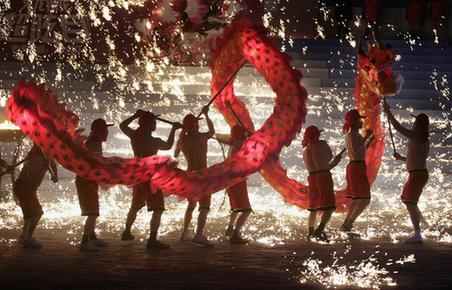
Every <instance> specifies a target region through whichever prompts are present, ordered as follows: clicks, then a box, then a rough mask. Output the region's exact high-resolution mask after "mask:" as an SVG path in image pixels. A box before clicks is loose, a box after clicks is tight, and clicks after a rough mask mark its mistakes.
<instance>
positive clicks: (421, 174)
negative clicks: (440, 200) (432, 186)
mask: <svg viewBox="0 0 452 290" xmlns="http://www.w3.org/2000/svg"><path fill="white" fill-rule="evenodd" d="M427 181H428V171H427V170H426V169H421V170H412V171H410V175H409V176H408V181H407V182H406V183H405V186H404V187H403V192H402V196H401V197H400V198H401V199H402V202H403V203H409V204H417V202H418V201H419V197H420V196H421V194H422V190H423V189H424V186H425V185H426V184H427Z"/></svg>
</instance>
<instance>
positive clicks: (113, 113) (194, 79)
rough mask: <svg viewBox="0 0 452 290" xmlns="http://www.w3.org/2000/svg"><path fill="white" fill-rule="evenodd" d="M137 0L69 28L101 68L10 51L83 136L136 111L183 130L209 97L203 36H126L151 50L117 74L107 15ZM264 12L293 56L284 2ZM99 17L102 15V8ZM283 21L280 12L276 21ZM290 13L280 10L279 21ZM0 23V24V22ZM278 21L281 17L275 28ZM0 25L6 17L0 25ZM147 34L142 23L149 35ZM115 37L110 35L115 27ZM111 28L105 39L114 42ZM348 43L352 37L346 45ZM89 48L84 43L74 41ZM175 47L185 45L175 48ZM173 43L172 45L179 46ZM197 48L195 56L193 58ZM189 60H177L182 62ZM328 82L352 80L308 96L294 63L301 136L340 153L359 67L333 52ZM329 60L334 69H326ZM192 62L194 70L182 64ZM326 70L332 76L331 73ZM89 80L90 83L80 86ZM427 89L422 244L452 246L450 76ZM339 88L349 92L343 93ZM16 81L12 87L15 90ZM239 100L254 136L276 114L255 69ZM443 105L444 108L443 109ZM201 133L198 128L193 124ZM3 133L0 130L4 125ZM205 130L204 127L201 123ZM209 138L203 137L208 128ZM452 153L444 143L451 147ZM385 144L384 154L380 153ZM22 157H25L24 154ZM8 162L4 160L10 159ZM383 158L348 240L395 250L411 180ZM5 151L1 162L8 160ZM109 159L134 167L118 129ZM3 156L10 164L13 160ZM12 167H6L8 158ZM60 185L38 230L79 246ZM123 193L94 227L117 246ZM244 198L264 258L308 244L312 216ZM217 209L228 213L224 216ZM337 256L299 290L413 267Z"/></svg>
mask: <svg viewBox="0 0 452 290" xmlns="http://www.w3.org/2000/svg"><path fill="white" fill-rule="evenodd" d="M143 2H144V1H143V0H141V1H139V0H137V1H126V0H122V1H119V0H117V1H106V0H93V1H89V3H90V5H89V6H88V8H79V9H77V10H76V11H75V12H76V15H75V18H77V19H85V21H89V22H90V23H91V24H92V25H93V26H95V27H97V28H98V29H99V30H100V31H102V33H103V35H105V42H106V46H107V47H108V51H107V56H106V59H105V63H104V64H99V63H96V62H95V57H96V56H95V54H94V51H93V50H92V49H91V47H89V44H88V43H89V42H88V41H81V42H80V46H79V47H77V48H76V49H74V47H73V46H71V45H67V44H66V43H64V41H63V40H62V38H61V37H59V36H58V37H56V39H55V40H54V44H53V45H54V48H55V49H56V53H57V55H56V57H57V60H56V63H55V65H54V66H52V65H49V64H48V63H47V59H46V56H45V55H41V54H40V53H39V47H37V46H36V44H35V43H33V42H29V43H27V44H26V45H25V46H23V47H20V48H19V49H18V50H17V51H16V55H15V56H16V57H17V58H18V59H19V60H21V61H22V63H24V65H23V66H22V67H21V68H20V70H19V71H17V72H14V74H15V75H22V76H24V77H28V78H35V79H38V80H41V81H45V82H47V83H49V84H51V85H52V86H53V87H54V88H55V89H56V90H57V92H58V94H59V95H60V96H61V99H62V100H64V101H66V102H67V104H68V106H69V107H70V108H71V109H72V110H74V111H75V112H76V113H77V114H78V115H80V117H81V125H82V126H85V127H88V124H89V122H90V121H91V120H92V119H94V118H96V117H100V116H102V117H104V118H106V119H107V120H108V121H109V122H114V123H115V124H116V125H118V124H119V123H120V122H121V121H122V120H124V119H125V118H127V117H129V116H130V115H132V114H133V113H134V112H135V110H137V109H149V110H151V109H152V110H154V111H155V112H157V113H162V114H163V117H165V118H166V119H170V120H175V121H180V120H182V118H183V116H184V115H185V114H187V113H188V112H194V113H197V112H199V111H200V109H201V108H202V106H203V104H205V103H206V102H207V101H208V99H209V95H210V79H211V73H210V70H209V69H208V68H207V67H206V64H207V60H208V58H209V55H208V53H207V52H206V51H205V42H204V40H205V37H204V36H201V35H197V34H193V33H182V32H180V31H177V33H176V34H177V36H176V35H174V36H173V37H174V41H178V42H177V44H174V45H172V46H170V47H168V48H167V49H164V48H161V46H160V44H161V43H159V39H158V38H157V37H156V36H155V35H153V36H152V37H151V38H150V39H147V40H146V39H144V37H143V36H141V35H139V34H137V35H135V36H134V38H133V39H134V41H135V42H136V43H135V44H136V45H140V44H142V43H144V42H145V41H149V44H148V45H147V46H146V48H147V49H146V52H145V53H144V55H143V56H142V57H141V58H137V60H135V61H134V62H133V63H132V64H129V65H125V64H123V63H122V62H121V60H120V59H119V58H118V56H117V55H116V49H117V48H116V47H115V42H114V40H113V39H112V36H113V35H114V34H115V33H117V31H115V25H111V24H112V23H111V22H110V21H111V17H112V16H111V13H112V9H113V8H114V7H124V8H127V7H129V6H131V5H135V4H137V5H139V4H142V3H143ZM267 2H270V3H269V4H268V5H267V7H266V8H267V10H266V12H265V13H264V15H263V23H264V25H265V26H266V27H267V29H269V31H270V33H271V35H273V36H276V37H280V38H283V39H284V40H283V41H282V46H283V48H287V50H289V51H290V48H291V47H292V44H293V42H294V40H293V39H292V38H291V36H290V33H289V32H288V27H289V26H290V25H289V24H290V23H288V22H286V21H280V20H279V18H278V17H276V16H275V15H274V14H273V13H274V11H276V10H275V9H276V8H278V10H277V11H279V7H280V6H281V5H283V3H284V1H283V0H279V1H267ZM8 3H9V1H6V2H5V1H2V3H0V14H2V13H4V12H5V11H7V9H8V8H9V6H8ZM101 7H103V8H101ZM234 9H237V8H236V7H234V8H233V9H232V10H231V12H229V13H230V15H229V16H228V19H232V17H233V15H235V14H236V13H237V10H235V11H234ZM321 12H322V13H321V15H320V18H319V19H316V20H315V25H316V27H317V32H318V34H319V37H321V38H326V36H327V35H326V34H327V31H328V29H327V28H326V27H325V26H326V25H331V23H330V22H331V21H333V18H332V17H331V16H330V14H329V11H328V10H327V9H326V7H324V8H322V9H321ZM278 13H279V12H278ZM285 13H286V11H283V14H285ZM0 16H1V15H0ZM283 18H284V17H283ZM0 19H1V20H0V24H1V23H2V22H3V18H0ZM353 21H354V27H356V29H361V28H362V27H363V25H362V24H361V21H362V20H361V18H355V19H354V20H353ZM145 25H146V26H147V27H148V29H149V28H150V23H146V24H145ZM2 27H3V28H0V38H1V37H2V36H3V35H4V33H5V29H6V26H2ZM112 27H113V28H112ZM386 28H387V29H389V30H393V31H395V32H397V35H398V37H399V38H400V39H402V40H403V41H405V42H406V43H407V45H408V46H409V47H410V49H411V50H412V51H415V49H417V48H419V47H422V46H423V44H422V41H420V40H419V39H418V38H417V37H414V36H412V35H410V34H408V33H405V34H401V32H398V31H397V29H395V27H393V26H387V27H386ZM109 29H113V31H110V30H109ZM354 35H356V34H354ZM79 37H80V38H81V39H82V40H87V39H88V38H89V37H90V36H89V35H80V36H79ZM179 40H183V41H179ZM357 42H358V40H357V39H356V37H353V34H352V33H351V32H350V33H349V34H348V35H347V36H346V40H345V41H344V42H343V44H344V46H345V45H351V46H352V47H356V45H357ZM175 43H176V42H175ZM193 44H196V47H197V49H196V51H193V47H194V46H193ZM181 51H182V52H185V53H182V54H181V53H180V52H181ZM310 53H315V51H313V49H312V48H310V47H308V46H304V47H303V48H302V50H301V51H300V53H299V55H298V57H300V56H303V55H309V54H310ZM329 56H330V58H331V60H329V61H328V64H329V67H330V69H329V71H327V74H328V75H335V74H337V75H340V76H344V75H345V74H349V75H351V76H349V77H348V79H347V78H346V79H344V80H343V79H334V78H332V80H333V83H332V85H330V86H322V87H321V88H318V86H317V88H314V86H313V85H311V84H310V83H309V82H310V80H309V79H310V78H312V77H311V73H315V71H314V70H310V68H309V67H308V66H307V65H306V63H304V62H303V60H300V59H298V60H295V61H294V63H293V65H294V66H295V67H296V68H297V69H299V70H301V71H303V72H304V75H305V77H306V79H304V80H303V83H304V84H305V85H306V87H307V89H308V91H309V92H310V97H309V103H308V116H307V125H310V124H316V125H319V126H321V127H323V128H324V129H325V130H324V133H323V136H322V138H324V139H325V140H327V141H328V142H329V144H330V145H331V146H332V148H333V150H334V151H336V152H338V151H340V149H341V148H342V147H343V146H344V140H343V136H342V135H341V134H340V125H339V124H341V123H342V116H343V113H344V112H345V111H346V110H348V109H350V108H351V107H352V106H353V104H352V103H353V100H352V92H353V89H352V88H350V87H346V88H344V87H342V85H343V84H347V85H348V84H350V82H352V81H350V80H349V79H351V78H353V76H354V74H355V62H356V56H355V54H354V53H350V50H349V51H342V50H335V51H331V52H330V53H329ZM333 59H334V60H333ZM185 63H189V64H191V63H195V64H196V66H190V65H183V64H185ZM331 64H334V67H333V66H331ZM86 76H91V77H90V78H87V77H86ZM431 81H432V83H433V85H434V88H435V90H436V91H437V92H439V93H440V95H441V96H442V99H441V100H440V107H441V108H442V112H443V113H442V115H435V114H433V115H432V116H431V124H432V127H433V128H434V129H435V130H440V133H435V132H436V131H434V133H432V144H433V145H432V153H431V158H430V160H429V170H430V180H429V183H428V184H427V186H426V188H425V191H424V194H423V196H422V197H421V200H420V203H419V206H420V208H421V210H422V212H423V214H424V216H425V218H426V220H427V221H428V224H424V225H422V228H423V234H424V237H425V238H426V239H427V240H431V241H434V242H440V243H452V194H451V188H452V180H451V178H450V174H451V173H452V161H451V154H450V152H451V150H450V145H449V147H447V146H446V145H443V144H442V142H443V141H445V140H447V139H450V138H452V133H451V120H452V116H451V115H450V112H451V109H450V104H451V94H450V88H449V84H448V82H447V76H446V74H445V73H442V72H440V71H438V70H433V71H432V75H431ZM341 82H345V83H341ZM14 83H15V82H11V83H9V87H11V86H12V85H13V84H14ZM235 91H236V93H237V94H238V95H239V96H246V98H245V97H242V98H241V99H242V100H243V101H245V102H246V104H247V105H248V107H249V108H250V111H251V115H252V118H253V120H254V121H255V124H256V126H257V127H258V126H260V125H261V124H262V122H263V121H265V119H266V117H267V116H269V115H270V113H271V112H272V111H273V109H274V107H273V106H274V103H273V99H272V98H271V97H272V96H273V95H274V93H273V91H272V90H271V88H270V87H269V86H268V85H267V84H266V82H265V80H263V78H262V77H260V76H258V75H256V73H255V72H254V69H252V68H249V67H245V68H244V69H243V70H242V71H241V72H240V73H239V74H238V78H237V80H236V81H235ZM7 95H8V85H7V83H5V84H3V87H2V89H1V90H0V104H2V105H4V104H5V101H6V98H7ZM447 106H449V107H447ZM397 108H401V109H406V111H404V110H401V111H400V112H399V114H398V117H399V118H400V119H401V120H402V122H403V123H404V124H408V123H409V122H411V121H412V119H411V117H410V116H409V114H408V110H411V111H413V108H411V107H409V106H406V107H402V106H397ZM210 116H211V117H212V120H213V122H214V124H215V128H216V131H217V132H219V133H226V132H228V131H229V128H228V126H227V125H226V124H225V122H224V119H223V117H222V116H221V115H219V114H218V113H216V112H215V111H214V110H211V113H210ZM201 122H203V121H201ZM2 124H3V123H2ZM203 126H204V124H203ZM158 127H159V128H158V131H157V134H156V135H157V136H159V137H162V138H166V136H167V134H168V131H169V125H166V124H159V126H158ZM204 129H205V128H204ZM395 138H396V139H395V141H396V145H397V146H398V148H403V146H404V145H405V141H404V140H403V139H402V138H400V136H399V135H397V134H396V136H395ZM300 139H301V138H300V137H297V138H296V139H295V140H294V141H293V142H292V144H291V146H290V147H288V148H285V149H284V150H283V152H282V154H281V160H282V162H283V164H284V165H285V166H286V168H287V172H288V174H289V176H290V177H292V178H295V179H297V180H300V181H306V178H307V171H306V170H305V168H304V166H303V162H302V160H301V158H300V151H301V149H300V148H301V144H300V143H301V142H300V141H301V140H300ZM449 144H450V143H449ZM389 146H390V144H389V143H387V148H389ZM29 148H30V144H28V146H24V149H23V151H22V153H21V154H22V157H23V155H24V152H26V151H27V149H29ZM10 151H11V152H12V150H10ZM389 151H390V150H387V154H386V155H385V157H384V160H383V164H382V168H381V170H380V174H379V177H378V179H377V181H376V183H375V184H374V186H373V188H372V203H371V206H370V208H369V209H367V210H366V211H365V213H364V214H363V215H362V216H361V217H360V218H359V219H358V220H357V223H356V228H355V230H356V231H357V232H360V233H361V234H362V239H364V240H374V241H384V242H390V243H398V242H401V241H403V240H404V239H405V238H406V237H408V236H409V235H411V233H412V228H411V224H410V221H409V217H408V214H407V212H406V209H405V207H404V206H403V204H402V203H401V202H400V198H399V196H400V192H401V188H402V186H403V183H404V182H405V180H406V178H407V174H406V172H405V169H404V165H403V164H401V163H399V162H396V161H394V160H393V158H392V156H391V152H389ZM6 152H7V150H5V151H3V152H2V153H3V156H2V158H3V157H5V155H6V156H8V154H6ZM105 152H106V155H109V156H113V155H119V156H129V157H130V156H131V155H132V151H131V148H130V142H129V140H128V138H127V137H125V135H123V134H122V133H120V132H119V130H118V129H117V128H112V130H111V132H110V137H109V140H108V142H107V145H106V148H105ZM172 153H173V152H172V151H168V152H161V153H160V154H162V155H172ZM10 155H11V154H10ZM9 157H10V156H9ZM208 159H209V164H210V165H212V164H215V163H217V162H219V161H221V160H222V154H221V150H220V147H219V145H218V144H217V143H216V142H211V143H209V156H208ZM179 161H180V162H179V165H180V166H181V167H182V168H185V167H184V166H185V161H184V160H183V158H180V160H179ZM345 163H346V162H344V161H343V162H342V163H341V164H340V165H339V166H338V167H336V168H335V169H334V170H333V172H332V173H333V177H334V181H335V185H336V188H343V187H344V175H345ZM60 175H61V178H60V182H59V183H58V184H52V183H50V182H48V181H45V182H44V184H43V185H42V186H41V188H40V189H39V196H40V200H41V201H42V205H43V208H44V212H45V214H44V216H43V220H42V222H41V223H40V225H39V227H40V228H44V229H46V230H48V231H64V236H65V238H66V239H67V242H68V243H70V244H72V245H74V246H77V245H78V243H79V239H80V237H81V232H82V225H83V218H82V217H80V208H79V204H78V200H77V197H76V194H75V186H74V182H73V180H74V175H73V174H72V173H70V172H68V171H65V170H61V171H60ZM2 189H3V190H2V191H0V200H2V201H1V202H0V228H2V229H3V230H5V231H11V232H15V231H16V230H17V229H18V228H19V226H18V225H20V224H21V222H22V213H21V211H20V209H19V207H18V206H17V205H16V204H15V202H14V201H13V198H12V197H11V185H10V184H7V183H6V182H5V179H4V181H3V185H2ZM131 193H132V190H131V188H128V187H125V186H115V187H112V188H110V189H108V190H104V191H102V192H101V194H100V217H99V223H98V228H97V231H98V234H99V236H100V237H102V235H107V234H111V235H115V236H117V237H118V238H119V236H120V234H121V232H122V230H123V229H124V223H125V219H126V216H127V211H128V209H129V206H130V202H131ZM250 198H251V204H252V206H253V210H254V213H253V215H252V216H251V218H250V220H249V222H248V223H247V224H246V225H245V227H244V230H243V232H244V235H245V237H246V238H249V239H250V240H252V241H254V242H256V243H259V244H262V245H264V246H268V247H272V246H276V245H282V244H286V243H288V242H291V241H298V240H302V239H305V238H306V235H307V231H306V228H307V224H306V223H307V217H308V212H307V211H305V210H300V209H299V208H297V207H295V206H291V205H288V204H286V203H284V201H283V200H281V198H280V196H279V194H277V193H276V192H275V191H274V190H273V189H272V188H270V187H269V186H268V185H266V183H265V182H263V181H262V180H261V179H260V177H259V176H257V175H254V176H252V177H250ZM224 201H225V193H224V191H221V192H218V193H216V194H214V195H213V201H212V207H211V212H210V214H209V220H208V224H207V235H208V236H209V238H210V239H211V240H213V241H222V240H223V239H225V237H224V229H225V228H226V225H227V224H226V223H227V219H228V215H229V206H228V202H227V197H226V202H224ZM223 203H225V204H224V205H223ZM185 208H186V203H185V202H181V201H179V200H176V199H175V198H173V197H169V198H167V200H166V209H167V210H166V211H165V213H164V215H163V217H162V223H161V227H160V234H161V235H162V237H163V239H165V238H175V239H177V238H178V235H179V234H180V231H181V229H182V221H183V217H184V212H185ZM149 218H150V215H149V214H148V213H147V212H145V210H144V209H143V210H142V211H141V212H140V214H139V215H138V218H137V220H136V223H135V227H134V230H133V231H134V234H135V235H136V236H137V238H138V239H139V240H140V241H144V240H145V239H146V237H147V235H148V232H147V231H148V228H149ZM343 219H344V216H343V215H342V214H335V215H334V216H333V219H332V222H331V224H330V225H329V226H328V228H327V231H328V233H329V235H330V240H331V242H330V243H332V244H335V243H336V244H340V245H343V244H344V243H347V242H348V241H347V240H344V238H343V237H342V236H341V234H340V233H339V232H338V231H337V229H338V228H339V226H340V225H341V223H342V222H343ZM0 243H1V244H3V245H7V246H15V245H16V240H15V238H0ZM344 257H345V256H340V257H339V256H334V257H333V260H334V262H333V263H326V262H324V261H323V260H322V259H320V258H316V257H315V255H314V254H312V255H311V257H310V258H308V259H307V260H306V261H304V263H303V270H301V271H300V273H301V277H300V281H301V282H303V283H307V282H310V283H320V284H321V285H323V286H325V287H329V288H331V287H338V286H353V287H366V288H374V289H378V288H379V287H383V286H394V285H395V282H394V280H393V279H392V278H391V276H390V275H391V274H394V272H392V271H389V270H387V268H389V267H390V266H391V265H392V264H391V263H396V264H402V263H412V262H414V257H413V256H409V257H405V258H401V259H399V260H395V259H394V258H393V259H390V258H389V257H388V258H387V259H384V260H382V259H376V258H375V256H374V255H370V256H368V257H367V258H364V259H363V260H359V261H356V263H354V264H352V265H349V264H347V263H345V262H344V261H343V259H344Z"/></svg>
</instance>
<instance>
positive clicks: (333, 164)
mask: <svg viewBox="0 0 452 290" xmlns="http://www.w3.org/2000/svg"><path fill="white" fill-rule="evenodd" d="M345 150H346V149H345V148H344V149H342V151H341V152H339V154H337V155H336V156H334V158H333V160H331V162H330V170H331V169H333V168H334V167H336V166H337V165H338V164H339V162H341V160H342V156H343V155H344V153H345Z"/></svg>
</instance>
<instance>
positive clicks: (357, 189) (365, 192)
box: [346, 161, 370, 199]
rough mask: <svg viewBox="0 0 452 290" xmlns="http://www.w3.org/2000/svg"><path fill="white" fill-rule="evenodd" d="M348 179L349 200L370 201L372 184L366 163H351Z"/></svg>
mask: <svg viewBox="0 0 452 290" xmlns="http://www.w3.org/2000/svg"><path fill="white" fill-rule="evenodd" d="M346 179H347V194H348V195H347V196H348V197H349V198H352V199H370V184H369V179H367V171H366V163H364V161H350V163H349V164H348V165H347V171H346Z"/></svg>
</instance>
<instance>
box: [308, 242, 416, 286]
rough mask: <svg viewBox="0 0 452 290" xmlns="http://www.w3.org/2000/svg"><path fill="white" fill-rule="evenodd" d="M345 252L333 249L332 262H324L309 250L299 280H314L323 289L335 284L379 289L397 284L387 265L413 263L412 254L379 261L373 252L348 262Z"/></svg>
mask: <svg viewBox="0 0 452 290" xmlns="http://www.w3.org/2000/svg"><path fill="white" fill-rule="evenodd" d="M347 254H348V251H346V252H345V254H344V256H337V255H336V253H335V252H334V253H333V255H332V257H331V258H332V262H330V263H326V262H324V261H323V260H322V259H319V258H315V253H314V252H312V253H311V256H310V257H308V258H307V259H306V260H305V261H304V262H303V264H302V267H301V268H302V270H301V272H300V278H299V281H300V283H303V284H305V283H314V284H319V285H321V286H323V287H326V288H337V287H344V286H345V287H357V288H367V289H380V288H381V287H393V286H397V283H396V282H395V281H394V279H393V278H392V277H391V275H390V274H396V273H397V271H393V272H390V271H389V270H387V269H386V266H390V265H393V264H394V263H396V264H401V265H403V264H405V263H414V262H415V259H414V255H410V256H407V257H402V258H401V259H399V260H397V261H394V260H393V259H386V261H381V260H380V261H379V259H377V258H376V257H375V255H373V254H372V255H370V256H369V257H367V258H364V259H362V260H355V261H353V262H352V263H347V262H346V261H345V260H346V259H347Z"/></svg>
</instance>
